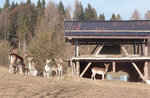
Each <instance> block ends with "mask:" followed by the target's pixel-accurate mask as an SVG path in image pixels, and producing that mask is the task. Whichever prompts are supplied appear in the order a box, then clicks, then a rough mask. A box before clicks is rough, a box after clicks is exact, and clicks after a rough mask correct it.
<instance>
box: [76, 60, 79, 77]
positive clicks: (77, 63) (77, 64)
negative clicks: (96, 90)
mask: <svg viewBox="0 0 150 98" xmlns="http://www.w3.org/2000/svg"><path fill="white" fill-rule="evenodd" d="M76 66H77V76H78V77H79V76H80V63H79V61H76Z"/></svg>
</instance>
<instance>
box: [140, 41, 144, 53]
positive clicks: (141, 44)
mask: <svg viewBox="0 0 150 98" xmlns="http://www.w3.org/2000/svg"><path fill="white" fill-rule="evenodd" d="M140 46H141V55H144V52H143V45H142V41H140Z"/></svg>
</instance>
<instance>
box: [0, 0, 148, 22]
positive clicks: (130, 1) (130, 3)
mask: <svg viewBox="0 0 150 98" xmlns="http://www.w3.org/2000/svg"><path fill="white" fill-rule="evenodd" d="M9 1H10V3H11V2H12V1H14V2H18V3H20V2H21V1H22V2H26V1H27V0H9ZM37 1H38V0H31V2H32V3H35V4H37ZM41 1H42V0H41ZM45 1H46V4H48V2H49V1H50V0H45ZM51 1H53V2H55V3H57V4H58V3H59V2H60V0H51ZM61 1H62V2H63V4H64V6H68V5H69V6H71V7H72V13H73V10H74V1H75V0H61ZM78 1H80V2H81V3H82V5H83V7H84V8H86V7H87V4H88V3H89V4H91V6H92V7H94V8H95V9H96V11H97V13H98V15H99V14H100V13H104V15H105V18H106V20H109V19H110V18H111V15H112V13H115V14H116V15H117V14H118V13H119V14H120V16H121V17H122V19H123V20H128V19H130V17H131V15H132V13H133V11H134V10H135V9H137V10H138V11H139V13H140V16H141V18H144V15H145V13H146V12H147V11H148V10H150V0H78ZM4 3H5V0H0V7H3V5H4Z"/></svg>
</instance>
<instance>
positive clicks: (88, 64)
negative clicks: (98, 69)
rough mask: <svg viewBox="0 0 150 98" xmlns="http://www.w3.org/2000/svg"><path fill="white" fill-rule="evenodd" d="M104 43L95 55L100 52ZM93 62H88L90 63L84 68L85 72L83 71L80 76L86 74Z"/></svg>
mask: <svg viewBox="0 0 150 98" xmlns="http://www.w3.org/2000/svg"><path fill="white" fill-rule="evenodd" d="M104 44H105V43H104ZM104 44H102V45H101V46H100V48H99V49H98V50H97V52H96V53H95V55H98V54H99V52H100V51H101V50H102V48H103V46H104ZM91 64H92V62H89V63H88V65H87V66H86V68H85V69H84V70H83V72H82V73H81V75H80V77H82V76H83V75H84V74H85V72H86V71H87V69H88V68H89V67H90V65H91Z"/></svg>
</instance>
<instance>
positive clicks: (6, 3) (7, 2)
mask: <svg viewBox="0 0 150 98" xmlns="http://www.w3.org/2000/svg"><path fill="white" fill-rule="evenodd" d="M9 7H10V3H9V0H6V2H5V4H4V8H3V9H6V8H9Z"/></svg>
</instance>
